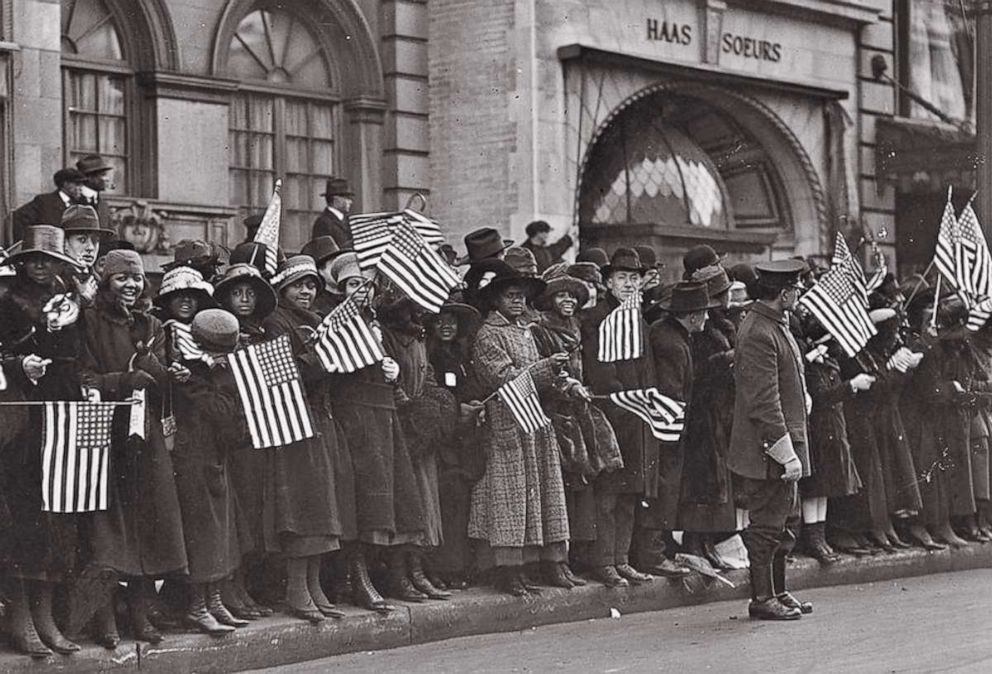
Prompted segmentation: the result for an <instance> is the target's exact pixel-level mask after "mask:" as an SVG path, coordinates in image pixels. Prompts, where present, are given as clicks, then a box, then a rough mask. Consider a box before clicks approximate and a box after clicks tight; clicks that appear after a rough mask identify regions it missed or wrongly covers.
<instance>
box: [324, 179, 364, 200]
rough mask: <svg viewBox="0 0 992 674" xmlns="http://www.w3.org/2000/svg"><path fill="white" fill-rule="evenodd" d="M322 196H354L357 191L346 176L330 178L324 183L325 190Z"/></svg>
mask: <svg viewBox="0 0 992 674" xmlns="http://www.w3.org/2000/svg"><path fill="white" fill-rule="evenodd" d="M320 196H322V197H353V196H355V191H354V190H353V189H351V185H350V184H348V181H347V180H346V179H345V178H328V179H327V183H326V184H325V185H324V191H323V192H321V193H320Z"/></svg>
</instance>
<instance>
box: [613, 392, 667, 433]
mask: <svg viewBox="0 0 992 674" xmlns="http://www.w3.org/2000/svg"><path fill="white" fill-rule="evenodd" d="M610 400H611V401H613V403H614V404H615V405H617V406H618V407H622V408H623V409H625V410H627V411H628V412H633V413H634V414H636V415H637V416H639V417H640V418H641V419H643V420H644V422H645V423H646V424H647V425H648V427H649V428H650V429H651V434H652V435H653V436H654V437H656V438H658V439H659V440H661V441H662V442H678V441H679V438H681V437H682V431H683V429H684V427H685V403H682V402H679V401H678V400H673V399H672V398H669V397H667V396H664V395H662V394H661V393H660V392H659V391H658V389H657V388H655V387H653V386H652V387H651V388H647V389H634V390H631V391H620V392H619V393H611V394H610Z"/></svg>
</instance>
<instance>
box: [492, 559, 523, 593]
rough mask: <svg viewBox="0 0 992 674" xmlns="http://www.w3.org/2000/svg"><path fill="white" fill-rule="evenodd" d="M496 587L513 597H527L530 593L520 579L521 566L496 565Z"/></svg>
mask: <svg viewBox="0 0 992 674" xmlns="http://www.w3.org/2000/svg"><path fill="white" fill-rule="evenodd" d="M496 574H497V575H496V589H498V590H499V591H500V592H504V593H506V594H508V595H511V596H513V597H526V596H527V595H528V594H530V593H529V592H528V591H527V588H526V587H524V584H523V581H521V580H520V567H519V566H498V567H496Z"/></svg>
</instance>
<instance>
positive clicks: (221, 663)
mask: <svg viewBox="0 0 992 674" xmlns="http://www.w3.org/2000/svg"><path fill="white" fill-rule="evenodd" d="M981 568H992V545H983V546H980V545H971V546H968V547H967V548H965V549H963V550H957V551H954V552H951V551H942V552H926V551H923V550H917V549H912V550H906V551H900V552H897V553H893V554H888V555H879V556H876V557H869V558H863V559H856V558H853V557H845V558H844V559H843V560H842V561H840V562H838V563H837V564H835V565H833V566H831V567H829V568H826V569H824V568H821V567H820V566H819V565H818V564H817V563H816V562H814V561H812V560H810V559H806V558H800V559H799V560H797V561H796V562H795V563H794V564H793V565H791V566H790V568H789V581H790V587H792V588H795V589H797V590H801V589H807V588H813V587H824V586H830V585H849V584H855V583H872V582H880V581H887V580H892V579H895V578H905V577H910V576H922V575H927V574H934V573H945V572H949V571H963V570H968V569H981ZM727 577H728V578H729V579H730V580H731V581H733V583H734V585H735V587H733V588H731V587H729V586H726V585H723V584H722V583H718V582H711V583H709V584H704V583H702V582H701V581H700V579H698V578H697V579H695V580H694V581H693V582H691V583H685V584H684V583H682V582H681V581H669V580H663V579H660V578H658V579H655V581H654V582H653V583H649V584H647V585H642V586H640V587H630V588H621V589H615V590H610V589H607V588H604V587H602V586H600V585H597V584H594V583H590V584H589V585H587V586H586V587H581V588H575V589H573V590H560V589H552V588H544V589H543V592H542V594H541V595H540V596H538V597H529V598H523V599H518V598H514V597H509V596H505V595H499V594H495V593H493V592H492V591H490V590H487V589H481V588H474V589H471V590H468V591H465V592H459V593H457V595H456V597H455V598H454V599H453V600H452V601H448V602H429V603H425V604H401V603H399V604H397V610H396V611H394V612H393V613H392V614H390V615H388V616H380V615H376V614H373V613H369V612H367V611H362V610H360V609H356V608H352V607H344V611H345V612H346V613H347V617H346V618H344V619H343V620H338V621H334V620H327V621H325V622H323V623H321V624H320V625H315V626H314V625H309V624H307V623H304V622H302V621H299V620H295V619H292V618H288V617H285V616H276V617H273V618H269V619H266V620H259V621H255V622H253V623H252V624H251V625H250V626H248V627H246V628H244V629H241V630H238V631H237V632H236V633H235V634H233V635H231V636H228V637H223V638H219V639H213V638H210V637H207V636H201V635H194V634H170V635H168V636H167V638H166V640H165V641H164V642H162V643H161V644H159V645H158V646H149V645H148V644H136V643H135V642H132V641H123V642H122V643H121V646H120V647H119V648H118V649H117V650H116V651H113V652H110V651H106V650H103V649H101V648H99V647H96V646H89V645H88V646H86V647H84V648H83V650H82V651H80V652H79V653H76V654H75V655H72V656H54V657H51V658H48V659H46V660H40V661H32V660H31V659H29V658H27V657H23V656H19V655H14V654H11V653H3V654H0V671H4V672H21V671H29V670H31V671H39V670H42V671H72V672H86V673H88V672H94V673H95V672H122V671H134V670H141V671H147V672H234V671H239V670H244V669H257V668H262V667H271V666H275V665H284V664H291V663H294V662H302V661H305V660H313V659H317V658H323V657H328V656H332V655H339V654H342V653H353V652H356V651H367V650H382V649H387V648H396V647H399V646H409V645H411V644H420V643H426V642H431V641H440V640H443V639H451V638H454V637H460V636H468V635H473V634H487V633H492V632H510V631H518V630H523V629H527V628H530V627H534V626H538V625H547V624H552V623H564V622H574V621H578V620H589V619H593V618H607V617H609V615H610V609H617V610H618V611H620V613H621V614H626V613H639V612H642V611H658V610H661V609H667V608H674V607H677V606H687V605H693V604H702V603H708V602H714V601H725V600H728V599H744V598H746V597H747V596H748V594H749V590H748V586H747V572H746V571H732V572H730V573H729V574H727ZM697 581H699V582H697ZM740 608H741V613H742V614H743V610H744V606H743V604H742V605H741V607H740Z"/></svg>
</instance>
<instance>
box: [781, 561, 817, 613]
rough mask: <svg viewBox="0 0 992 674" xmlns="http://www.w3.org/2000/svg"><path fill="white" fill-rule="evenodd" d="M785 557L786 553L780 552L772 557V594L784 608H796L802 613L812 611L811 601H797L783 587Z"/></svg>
mask: <svg viewBox="0 0 992 674" xmlns="http://www.w3.org/2000/svg"><path fill="white" fill-rule="evenodd" d="M785 557H786V554H785V553H782V552H780V553H779V554H777V555H775V557H774V559H772V594H774V595H775V598H776V599H778V600H779V602H780V603H781V604H782V605H783V606H785V607H786V608H794V609H797V610H798V611H799V612H800V613H803V614H804V615H805V614H808V613H812V612H813V604H812V603H811V602H808V601H799V600H798V599H796V598H795V597H793V596H792V595H791V594H789V591H788V590H787V589H785V562H786V560H785Z"/></svg>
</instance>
